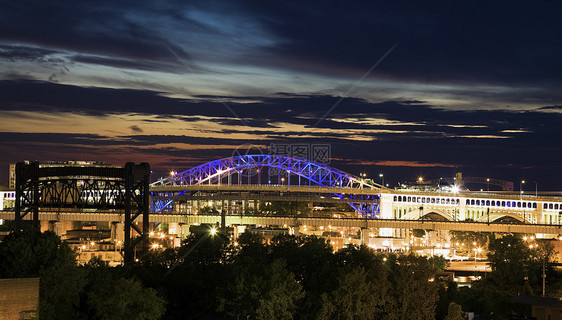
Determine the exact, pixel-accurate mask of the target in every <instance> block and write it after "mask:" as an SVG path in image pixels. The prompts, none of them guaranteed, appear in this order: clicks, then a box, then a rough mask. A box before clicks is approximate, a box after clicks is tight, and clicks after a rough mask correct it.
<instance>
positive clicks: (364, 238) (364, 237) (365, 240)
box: [361, 228, 392, 246]
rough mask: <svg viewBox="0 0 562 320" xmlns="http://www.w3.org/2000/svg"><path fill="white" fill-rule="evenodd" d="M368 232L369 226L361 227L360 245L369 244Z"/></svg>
mask: <svg viewBox="0 0 562 320" xmlns="http://www.w3.org/2000/svg"><path fill="white" fill-rule="evenodd" d="M391 230H392V229H391ZM369 233H370V230H369V228H361V245H366V246H368V245H369Z"/></svg>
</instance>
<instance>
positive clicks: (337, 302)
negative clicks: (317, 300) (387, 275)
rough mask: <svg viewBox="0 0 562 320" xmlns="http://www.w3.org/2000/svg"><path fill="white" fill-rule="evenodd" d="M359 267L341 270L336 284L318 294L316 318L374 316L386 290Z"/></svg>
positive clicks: (364, 317)
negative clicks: (318, 310)
mask: <svg viewBox="0 0 562 320" xmlns="http://www.w3.org/2000/svg"><path fill="white" fill-rule="evenodd" d="M387 289H388V286H386V285H385V284H384V282H382V283H381V282H377V281H374V279H373V278H372V277H371V276H370V275H369V272H367V271H366V270H365V269H364V268H363V267H352V268H351V269H349V268H345V269H343V270H342V272H341V274H340V276H339V280H338V286H337V288H336V289H335V290H334V291H332V292H331V293H329V294H326V293H324V294H323V295H322V307H321V309H320V312H319V315H318V319H350V320H351V319H376V318H379V317H380V316H381V315H382V313H383V310H384V308H383V307H384V304H385V302H386V301H385V299H384V297H385V296H386V290H387Z"/></svg>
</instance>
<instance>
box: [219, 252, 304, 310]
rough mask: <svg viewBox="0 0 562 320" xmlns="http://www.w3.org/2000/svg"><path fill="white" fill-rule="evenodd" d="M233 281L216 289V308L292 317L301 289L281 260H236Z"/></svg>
mask: <svg viewBox="0 0 562 320" xmlns="http://www.w3.org/2000/svg"><path fill="white" fill-rule="evenodd" d="M232 277H233V281H231V282H229V283H228V285H227V286H226V288H225V289H224V290H222V291H219V296H218V308H217V311H219V312H221V313H223V314H225V315H227V316H233V317H236V318H237V319H239V318H250V317H252V318H257V319H292V318H293V315H294V312H295V310H296V308H297V305H296V303H297V302H298V300H300V299H301V298H302V297H303V296H304V293H303V291H302V287H301V285H300V284H298V283H297V282H296V281H295V278H294V276H293V274H292V273H290V272H289V271H287V269H285V264H284V262H283V261H282V260H275V261H273V262H272V263H271V264H267V265H263V264H261V265H260V264H253V261H251V258H250V257H248V259H245V260H243V261H241V262H240V261H239V262H235V266H234V268H233V274H232Z"/></svg>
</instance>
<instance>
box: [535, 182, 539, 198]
mask: <svg viewBox="0 0 562 320" xmlns="http://www.w3.org/2000/svg"><path fill="white" fill-rule="evenodd" d="M538 194H539V184H538V182H536V181H535V198H536V197H537V196H538Z"/></svg>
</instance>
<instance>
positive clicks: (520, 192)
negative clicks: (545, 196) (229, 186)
mask: <svg viewBox="0 0 562 320" xmlns="http://www.w3.org/2000/svg"><path fill="white" fill-rule="evenodd" d="M524 184H525V180H521V183H520V184H519V200H521V201H523V185H524ZM521 206H523V205H521ZM525 221H526V219H525V209H523V223H525Z"/></svg>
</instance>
